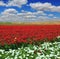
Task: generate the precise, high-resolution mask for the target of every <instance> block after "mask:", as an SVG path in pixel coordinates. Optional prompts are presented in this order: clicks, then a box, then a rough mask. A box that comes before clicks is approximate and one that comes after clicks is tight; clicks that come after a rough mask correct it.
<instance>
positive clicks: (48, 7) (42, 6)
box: [30, 2, 60, 12]
mask: <svg viewBox="0 0 60 59" xmlns="http://www.w3.org/2000/svg"><path fill="white" fill-rule="evenodd" d="M30 6H31V7H32V8H33V9H36V10H39V11H51V12H60V6H54V5H52V4H51V3H48V2H46V3H40V2H37V3H30Z"/></svg>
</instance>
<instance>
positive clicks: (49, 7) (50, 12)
mask: <svg viewBox="0 0 60 59" xmlns="http://www.w3.org/2000/svg"><path fill="white" fill-rule="evenodd" d="M15 17H16V18H15ZM21 19H22V20H21ZM50 20H53V21H56V20H59V21H60V0H0V21H17V22H18V21H50Z"/></svg>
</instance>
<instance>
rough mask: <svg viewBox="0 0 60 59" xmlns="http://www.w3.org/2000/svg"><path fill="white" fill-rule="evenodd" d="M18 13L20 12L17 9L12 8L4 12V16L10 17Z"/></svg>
mask: <svg viewBox="0 0 60 59" xmlns="http://www.w3.org/2000/svg"><path fill="white" fill-rule="evenodd" d="M17 13H18V11H16V10H15V9H13V8H11V9H6V10H5V11H4V12H2V14H5V15H6V14H7V15H9V14H17Z"/></svg>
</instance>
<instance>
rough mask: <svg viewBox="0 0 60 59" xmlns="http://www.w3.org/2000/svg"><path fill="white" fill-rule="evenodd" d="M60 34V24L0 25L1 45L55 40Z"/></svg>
mask: <svg viewBox="0 0 60 59" xmlns="http://www.w3.org/2000/svg"><path fill="white" fill-rule="evenodd" d="M59 35H60V25H0V44H1V45H4V44H14V43H20V42H24V43H32V42H33V41H40V40H45V39H48V40H53V39H55V38H56V37H57V36H59Z"/></svg>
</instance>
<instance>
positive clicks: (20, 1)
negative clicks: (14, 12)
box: [0, 0, 28, 7]
mask: <svg viewBox="0 0 60 59" xmlns="http://www.w3.org/2000/svg"><path fill="white" fill-rule="evenodd" d="M27 2H28V1H27V0H9V1H8V3H7V4H5V3H3V2H2V1H0V3H1V4H0V6H3V5H5V6H17V7H21V6H22V5H24V4H26V3H27Z"/></svg>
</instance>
